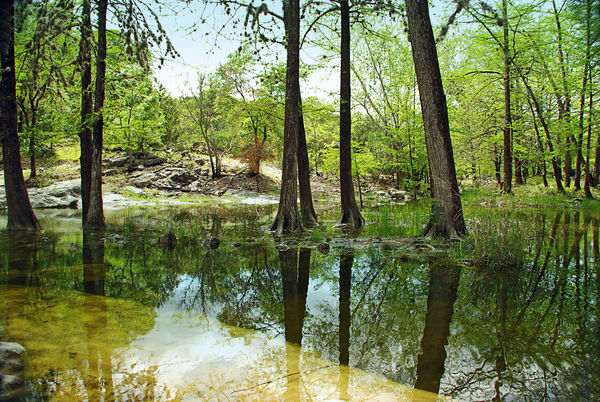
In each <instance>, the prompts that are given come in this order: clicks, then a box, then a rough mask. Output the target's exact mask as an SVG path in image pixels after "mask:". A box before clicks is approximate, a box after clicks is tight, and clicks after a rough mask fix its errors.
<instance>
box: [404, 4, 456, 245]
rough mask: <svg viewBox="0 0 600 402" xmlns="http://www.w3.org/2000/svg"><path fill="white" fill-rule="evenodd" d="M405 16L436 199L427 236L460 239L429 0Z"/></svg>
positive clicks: (412, 7)
mask: <svg viewBox="0 0 600 402" xmlns="http://www.w3.org/2000/svg"><path fill="white" fill-rule="evenodd" d="M406 14H407V17H408V33H409V40H410V44H411V48H412V54H413V62H414V65H415V72H416V75H417V84H418V86H419V97H420V100H421V109H422V113H423V125H424V128H425V144H426V148H427V158H428V160H429V170H430V173H431V180H430V181H431V195H432V197H433V199H434V205H433V214H432V218H431V220H430V222H429V223H428V224H427V227H426V228H425V231H424V233H425V234H433V235H436V236H443V237H446V238H457V237H461V236H463V235H464V234H465V233H466V227H465V221H464V218H463V213H462V205H461V201H460V194H459V190H458V182H457V181H456V170H455V167H454V155H453V151H452V141H451V140H450V125H449V122H448V109H447V106H446V95H445V94H444V88H443V85H442V77H441V74H440V67H439V64H438V58H437V50H436V48H435V39H434V37H433V30H432V28H431V21H430V19H429V9H428V5H427V0H407V1H406Z"/></svg>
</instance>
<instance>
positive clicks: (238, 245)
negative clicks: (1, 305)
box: [0, 241, 242, 334]
mask: <svg viewBox="0 0 600 402" xmlns="http://www.w3.org/2000/svg"><path fill="white" fill-rule="evenodd" d="M231 245H232V246H233V247H235V248H240V247H242V243H240V242H239V241H234V242H233V243H232V244H231ZM1 333H2V332H0V334H1Z"/></svg>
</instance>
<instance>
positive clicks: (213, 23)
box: [156, 0, 450, 97]
mask: <svg viewBox="0 0 600 402" xmlns="http://www.w3.org/2000/svg"><path fill="white" fill-rule="evenodd" d="M265 2H266V3H267V4H268V5H269V6H270V7H271V8H272V9H273V10H277V11H276V12H278V13H279V12H280V11H279V10H280V7H281V6H280V5H281V2H280V1H273V0H265ZM434 3H435V4H436V5H437V6H436V7H434V8H433V9H431V13H432V19H434V20H436V19H439V16H440V14H443V13H442V7H441V4H444V3H446V2H443V1H435V2H434ZM447 3H450V1H447ZM256 4H258V2H257V3H256ZM203 17H204V18H205V19H206V23H204V24H201V23H199V22H200V21H201V19H202V18H203ZM226 21H228V17H227V16H226V15H225V13H224V11H223V8H222V7H221V6H211V5H209V6H207V5H205V4H203V3H202V2H194V3H192V4H191V5H190V6H189V7H183V6H182V7H180V9H179V10H177V12H176V13H174V14H173V13H166V12H165V13H164V15H163V17H162V18H161V22H162V24H163V27H164V28H165V30H166V31H167V34H168V36H169V38H170V39H171V41H172V42H173V44H174V46H175V49H176V50H177V51H178V52H179V54H180V56H181V57H179V58H177V59H175V60H172V59H168V60H166V62H165V64H164V66H163V67H162V68H161V69H159V70H156V78H157V80H158V81H159V82H160V83H161V84H162V85H163V86H164V87H165V88H166V89H167V91H169V92H170V93H171V95H172V96H175V97H177V96H181V95H182V94H185V93H189V89H190V87H193V86H194V85H195V83H196V77H197V74H198V73H199V72H202V73H209V72H213V71H215V70H216V68H217V67H218V65H219V64H220V63H223V62H224V61H225V60H226V58H227V55H229V54H230V53H232V52H234V51H235V50H236V49H237V48H238V46H239V39H238V38H239V36H238V35H239V33H238V32H239V29H238V32H236V31H234V30H233V28H232V29H230V30H229V31H225V32H224V34H225V37H223V36H222V37H216V30H217V29H218V28H219V27H221V26H223V24H225V22H226ZM270 49H271V51H272V52H275V51H277V52H279V54H280V60H285V55H284V49H283V47H282V46H280V45H271V48H270ZM318 52H319V50H316V49H314V48H313V49H306V50H304V51H303V52H302V54H301V57H302V60H303V62H307V63H310V62H311V61H312V59H314V58H315V57H318V56H319V54H318ZM334 64H335V63H334ZM338 85H339V78H338V73H337V71H335V67H333V68H332V69H327V70H321V71H317V72H316V73H313V74H312V76H311V77H310V78H309V79H308V80H307V82H304V83H303V84H302V91H303V93H305V94H306V96H311V95H316V96H319V97H327V96H328V94H329V93H330V92H335V91H336V90H337V86H338Z"/></svg>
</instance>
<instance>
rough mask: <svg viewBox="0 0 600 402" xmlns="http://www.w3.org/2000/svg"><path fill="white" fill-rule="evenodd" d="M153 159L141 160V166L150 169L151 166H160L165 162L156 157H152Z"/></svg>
mask: <svg viewBox="0 0 600 402" xmlns="http://www.w3.org/2000/svg"><path fill="white" fill-rule="evenodd" d="M152 156H153V158H146V159H143V160H142V165H143V166H144V167H152V166H157V165H161V164H163V163H165V162H166V160H165V159H163V158H160V157H158V156H155V155H152Z"/></svg>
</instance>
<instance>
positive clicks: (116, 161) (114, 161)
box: [105, 155, 135, 168]
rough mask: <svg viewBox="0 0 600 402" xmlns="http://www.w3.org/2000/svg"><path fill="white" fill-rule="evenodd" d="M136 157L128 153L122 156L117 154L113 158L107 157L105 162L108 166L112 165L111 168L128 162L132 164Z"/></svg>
mask: <svg viewBox="0 0 600 402" xmlns="http://www.w3.org/2000/svg"><path fill="white" fill-rule="evenodd" d="M134 160H135V159H134V158H133V157H129V156H127V155H122V156H115V157H113V158H107V159H105V163H106V166H108V167H111V168H116V167H123V166H125V165H127V164H131V163H133V162H134Z"/></svg>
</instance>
